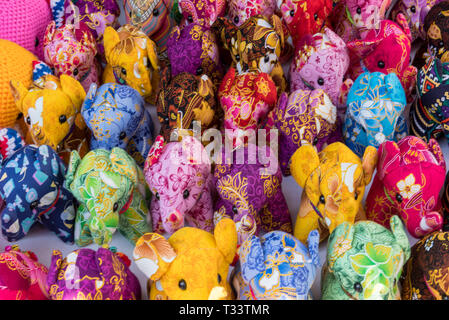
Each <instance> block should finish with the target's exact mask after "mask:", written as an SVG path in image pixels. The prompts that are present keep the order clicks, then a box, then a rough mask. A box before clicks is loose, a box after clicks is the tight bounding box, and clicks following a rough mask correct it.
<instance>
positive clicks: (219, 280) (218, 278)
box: [217, 274, 221, 283]
mask: <svg viewBox="0 0 449 320" xmlns="http://www.w3.org/2000/svg"><path fill="white" fill-rule="evenodd" d="M217 280H218V283H221V276H220V274H218V277H217Z"/></svg>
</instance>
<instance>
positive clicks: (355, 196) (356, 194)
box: [354, 192, 359, 200]
mask: <svg viewBox="0 0 449 320" xmlns="http://www.w3.org/2000/svg"><path fill="white" fill-rule="evenodd" d="M358 197H359V194H358V193H357V192H356V193H355V194H354V199H355V200H357V198H358Z"/></svg>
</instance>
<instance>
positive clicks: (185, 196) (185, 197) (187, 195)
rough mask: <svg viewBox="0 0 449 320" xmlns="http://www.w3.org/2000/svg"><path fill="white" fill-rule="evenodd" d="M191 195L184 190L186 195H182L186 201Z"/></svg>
mask: <svg viewBox="0 0 449 320" xmlns="http://www.w3.org/2000/svg"><path fill="white" fill-rule="evenodd" d="M189 195H190V192H189V190H187V189H186V190H184V193H183V194H182V196H183V197H184V199H187V198H188V197H189Z"/></svg>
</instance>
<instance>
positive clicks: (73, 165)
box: [64, 150, 81, 192]
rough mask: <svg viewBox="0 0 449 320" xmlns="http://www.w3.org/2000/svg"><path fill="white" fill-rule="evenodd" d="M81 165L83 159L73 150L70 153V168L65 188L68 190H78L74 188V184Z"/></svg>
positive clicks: (66, 176)
mask: <svg viewBox="0 0 449 320" xmlns="http://www.w3.org/2000/svg"><path fill="white" fill-rule="evenodd" d="M80 163H81V157H80V155H79V153H78V152H77V151H76V150H72V152H71V153H70V159H69V167H68V168H67V173H66V175H65V182H64V183H65V186H66V188H67V189H69V190H72V192H74V191H75V189H76V188H72V182H73V180H74V179H75V174H76V171H77V170H78V167H79V165H80Z"/></svg>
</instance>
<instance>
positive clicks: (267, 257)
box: [237, 230, 320, 300]
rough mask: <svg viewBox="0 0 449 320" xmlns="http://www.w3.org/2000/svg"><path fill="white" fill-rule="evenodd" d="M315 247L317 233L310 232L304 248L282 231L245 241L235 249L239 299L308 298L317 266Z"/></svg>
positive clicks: (315, 231) (317, 254)
mask: <svg viewBox="0 0 449 320" xmlns="http://www.w3.org/2000/svg"><path fill="white" fill-rule="evenodd" d="M318 244H319V234H318V231H317V230H313V231H312V232H310V234H309V237H308V247H307V246H305V245H304V244H303V243H301V242H300V241H299V240H298V239H296V238H295V237H294V236H292V235H291V234H288V233H285V232H282V231H272V232H269V233H266V234H265V235H263V236H262V237H260V238H259V237H257V236H254V235H253V236H252V237H250V238H248V239H247V240H245V241H244V242H243V243H242V246H241V247H240V249H239V256H240V265H239V266H238V269H237V270H239V271H238V272H241V279H242V281H243V283H242V284H241V285H240V292H239V299H298V300H305V299H309V298H310V288H311V287H312V284H313V282H314V280H315V276H316V273H317V270H318V268H319V264H320V263H319V251H318Z"/></svg>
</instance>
